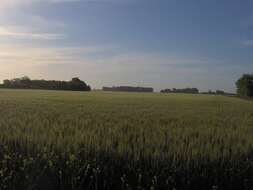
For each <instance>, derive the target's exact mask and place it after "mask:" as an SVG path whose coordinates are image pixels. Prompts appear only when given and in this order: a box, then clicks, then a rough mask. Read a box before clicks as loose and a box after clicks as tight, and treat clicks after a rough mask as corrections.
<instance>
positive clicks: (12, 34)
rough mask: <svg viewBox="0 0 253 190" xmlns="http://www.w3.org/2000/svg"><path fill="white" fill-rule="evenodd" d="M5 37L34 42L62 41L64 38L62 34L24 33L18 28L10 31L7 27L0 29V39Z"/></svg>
mask: <svg viewBox="0 0 253 190" xmlns="http://www.w3.org/2000/svg"><path fill="white" fill-rule="evenodd" d="M1 37H7V38H8V39H10V38H15V39H36V40H57V39H63V38H64V37H65V36H64V35H63V34H56V33H35V32H26V31H22V30H20V28H17V27H16V29H10V28H7V27H0V38H1Z"/></svg>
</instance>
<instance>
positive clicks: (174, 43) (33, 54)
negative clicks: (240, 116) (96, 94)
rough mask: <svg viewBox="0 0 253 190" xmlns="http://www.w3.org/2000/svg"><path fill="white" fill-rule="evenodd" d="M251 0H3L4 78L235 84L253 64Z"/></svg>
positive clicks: (0, 67)
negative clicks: (75, 78)
mask: <svg viewBox="0 0 253 190" xmlns="http://www.w3.org/2000/svg"><path fill="white" fill-rule="evenodd" d="M252 10H253V1H252V0H1V1H0V80H3V79H11V78H16V77H21V76H29V77H30V78H32V79H55V80H70V79H71V78H72V77H79V78H80V79H82V80H84V81H85V82H87V83H88V84H90V85H91V86H92V88H96V89H98V88H101V87H102V86H117V85H131V86H146V87H154V88H155V90H156V91H158V90H160V89H164V88H186V87H196V88H199V89H200V90H201V91H206V90H209V89H211V90H216V89H222V90H225V91H227V92H235V89H236V87H235V81H236V80H237V79H238V78H239V77H240V76H241V75H242V74H243V73H252V72H253V11H252Z"/></svg>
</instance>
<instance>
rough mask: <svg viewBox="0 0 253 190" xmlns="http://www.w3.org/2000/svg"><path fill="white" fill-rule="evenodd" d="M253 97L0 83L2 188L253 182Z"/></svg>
mask: <svg viewBox="0 0 253 190" xmlns="http://www.w3.org/2000/svg"><path fill="white" fill-rule="evenodd" d="M252 180H253V102H252V101H249V100H242V99H239V98H232V97H225V96H212V95H184V94H158V93H119V92H117V93H110V92H64V91H40V90H1V91H0V189H1V190H4V189H29V190H32V189H33V190H37V189H41V190H42V189H43V190H44V189H47V190H48V189H49V190H50V189H52V190H53V189H59V190H65V189H66V190H71V189H73V190H77V189H92V190H100V189H108V190H109V189H116V190H118V189H122V190H123V189H125V190H130V189H150V190H155V189H156V190H163V189H166V190H173V189H175V190H176V189H179V190H180V189H182V190H186V189H194V190H195V189H201V190H202V189H203V190H208V189H210V190H211V189H245V190H246V189H248V190H250V189H252V188H253V181H252Z"/></svg>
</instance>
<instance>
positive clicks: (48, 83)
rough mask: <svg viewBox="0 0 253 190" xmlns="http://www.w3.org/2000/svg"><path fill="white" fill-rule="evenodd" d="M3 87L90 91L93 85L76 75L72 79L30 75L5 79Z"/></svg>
mask: <svg viewBox="0 0 253 190" xmlns="http://www.w3.org/2000/svg"><path fill="white" fill-rule="evenodd" d="M0 87H1V88H12V89H46V90H71V91H90V90H91V87H90V86H89V85H87V84H86V83H85V82H84V81H82V80H80V79H79V78H77V77H75V78H72V80H71V81H57V80H31V79H30V78H29V77H27V76H25V77H21V78H15V79H11V80H8V79H6V80H4V81H3V84H2V85H1V86H0Z"/></svg>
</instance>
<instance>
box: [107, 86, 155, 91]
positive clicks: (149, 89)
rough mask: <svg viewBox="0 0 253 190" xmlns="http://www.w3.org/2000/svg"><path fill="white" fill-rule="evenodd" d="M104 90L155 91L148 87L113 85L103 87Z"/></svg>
mask: <svg viewBox="0 0 253 190" xmlns="http://www.w3.org/2000/svg"><path fill="white" fill-rule="evenodd" d="M103 91H121V92H154V89H153V88H148V87H132V86H113V87H103Z"/></svg>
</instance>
